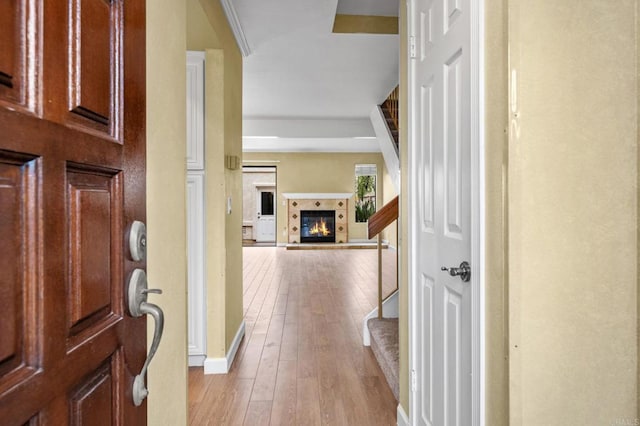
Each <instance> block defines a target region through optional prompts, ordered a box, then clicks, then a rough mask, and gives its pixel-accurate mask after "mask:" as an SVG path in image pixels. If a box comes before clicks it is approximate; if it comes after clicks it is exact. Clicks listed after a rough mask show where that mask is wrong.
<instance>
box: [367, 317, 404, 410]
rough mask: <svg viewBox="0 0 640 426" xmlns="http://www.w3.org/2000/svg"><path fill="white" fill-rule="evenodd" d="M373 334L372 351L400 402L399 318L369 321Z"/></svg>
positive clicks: (372, 319)
mask: <svg viewBox="0 0 640 426" xmlns="http://www.w3.org/2000/svg"><path fill="white" fill-rule="evenodd" d="M367 326H368V328H369V333H370V334H371V350H372V351H373V354H374V355H375V356H376V359H377V360H378V364H379V365H380V368H381V369H382V372H383V373H384V376H385V377H386V379H387V383H388V384H389V387H390V388H391V391H392V392H393V395H394V396H395V397H396V400H399V393H400V381H399V370H400V361H399V360H400V349H399V341H398V319H397V318H382V319H378V318H371V319H370V320H369V321H367Z"/></svg>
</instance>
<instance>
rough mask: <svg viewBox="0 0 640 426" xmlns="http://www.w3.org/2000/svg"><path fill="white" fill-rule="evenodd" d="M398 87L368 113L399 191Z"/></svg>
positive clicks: (398, 191) (391, 176)
mask: <svg viewBox="0 0 640 426" xmlns="http://www.w3.org/2000/svg"><path fill="white" fill-rule="evenodd" d="M398 94H399V90H398V87H396V88H395V89H393V91H392V92H391V93H390V94H389V96H388V97H387V99H386V100H385V101H384V102H383V103H382V104H381V105H375V106H374V107H373V109H372V110H371V113H370V114H369V119H370V120H371V126H372V127H373V130H374V131H375V133H376V138H377V139H378V143H379V144H380V152H382V157H383V158H384V162H385V164H386V166H387V170H388V172H389V176H390V178H391V182H393V186H394V187H395V189H396V193H398V194H399V193H400V155H399V153H400V148H399V144H398V142H399V127H398V123H399V111H398Z"/></svg>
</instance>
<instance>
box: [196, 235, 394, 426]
mask: <svg viewBox="0 0 640 426" xmlns="http://www.w3.org/2000/svg"><path fill="white" fill-rule="evenodd" d="M243 255H244V271H243V275H244V314H245V324H246V334H245V337H244V339H243V341H242V344H241V345H240V348H239V349H238V353H237V355H236V360H235V362H234V363H233V366H232V368H231V371H230V372H229V374H226V375H207V376H205V375H204V374H203V373H202V369H201V368H191V369H190V370H189V424H191V425H198V426H199V425H216V426H217V425H243V424H244V425H251V426H254V425H269V424H271V425H305V426H306V425H321V424H322V425H395V424H396V406H397V402H396V400H395V399H394V397H393V394H392V393H391V390H390V389H389V387H388V385H387V382H386V380H385V378H384V376H383V375H382V371H381V370H380V368H379V367H378V364H377V363H376V360H375V358H374V356H373V353H372V352H371V349H370V348H367V347H364V346H362V319H363V318H364V316H365V315H366V314H367V313H368V312H370V311H371V309H373V308H374V307H375V305H376V303H377V290H376V289H377V275H376V274H377V252H376V251H375V250H318V251H315V250H301V251H293V250H289V251H287V250H284V249H283V248H274V247H269V248H265V247H249V248H244V249H243ZM395 255H396V252H395V251H393V250H383V265H384V266H383V272H384V274H383V275H384V287H385V290H386V291H385V294H386V293H389V292H391V291H392V289H393V288H395V276H396V272H395V271H396V269H395V268H396V258H395Z"/></svg>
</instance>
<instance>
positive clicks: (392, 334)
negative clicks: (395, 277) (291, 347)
mask: <svg viewBox="0 0 640 426" xmlns="http://www.w3.org/2000/svg"><path fill="white" fill-rule="evenodd" d="M397 219H398V197H396V198H394V199H393V200H391V201H390V202H388V203H387V204H385V205H384V206H383V207H382V208H381V209H380V210H378V211H377V212H375V213H374V214H373V215H372V216H371V217H370V218H369V223H368V234H369V235H368V236H369V238H373V237H374V236H377V237H378V307H377V308H376V309H374V310H373V311H371V312H370V313H369V314H368V315H367V316H366V317H365V319H364V325H363V337H364V338H363V343H364V345H365V346H371V350H372V351H373V354H374V355H375V357H376V360H377V361H378V364H379V365H380V369H381V370H382V372H383V373H384V376H385V378H386V379H387V383H388V384H389V387H390V388H391V391H392V392H393V395H394V396H395V397H396V400H398V399H399V392H400V382H399V371H400V366H399V357H400V352H399V339H398V334H399V333H398V288H397V285H396V290H395V291H394V292H393V293H391V294H390V295H389V296H387V297H384V296H383V294H382V268H381V257H380V256H381V242H382V239H381V236H380V232H382V231H383V230H384V229H385V228H386V227H387V226H389V225H390V224H391V223H393V222H394V221H395V220H397Z"/></svg>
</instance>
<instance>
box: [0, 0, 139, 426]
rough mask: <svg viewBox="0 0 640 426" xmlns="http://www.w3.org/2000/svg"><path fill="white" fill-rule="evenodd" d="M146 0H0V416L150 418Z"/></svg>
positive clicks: (53, 421)
mask: <svg viewBox="0 0 640 426" xmlns="http://www.w3.org/2000/svg"><path fill="white" fill-rule="evenodd" d="M144 5H145V2H144V0H127V1H124V0H44V1H43V0H3V1H2V2H0V423H1V424H3V425H24V424H28V425H56V426H59V425H66V424H73V425H92V426H95V425H121V424H127V425H139V424H145V423H146V408H145V407H146V406H145V405H144V404H143V405H142V406H141V407H135V406H134V404H133V402H132V390H131V389H132V385H133V378H134V377H135V375H137V374H138V373H139V372H140V369H141V368H142V364H143V363H144V359H145V356H146V354H145V350H146V327H145V320H144V319H134V318H132V317H131V316H130V315H129V314H128V311H127V308H126V290H125V288H126V285H125V283H126V282H127V281H128V279H129V276H130V275H131V272H132V271H133V269H134V268H142V269H144V268H145V267H146V264H145V262H144V260H142V261H138V262H134V261H133V260H131V257H130V253H129V251H128V245H126V244H125V240H126V238H127V229H128V227H129V225H130V224H131V223H132V222H133V221H134V220H140V221H144V219H145V163H144V158H145V128H144V126H145V66H144V65H145V20H144V19H145V10H144Z"/></svg>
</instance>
